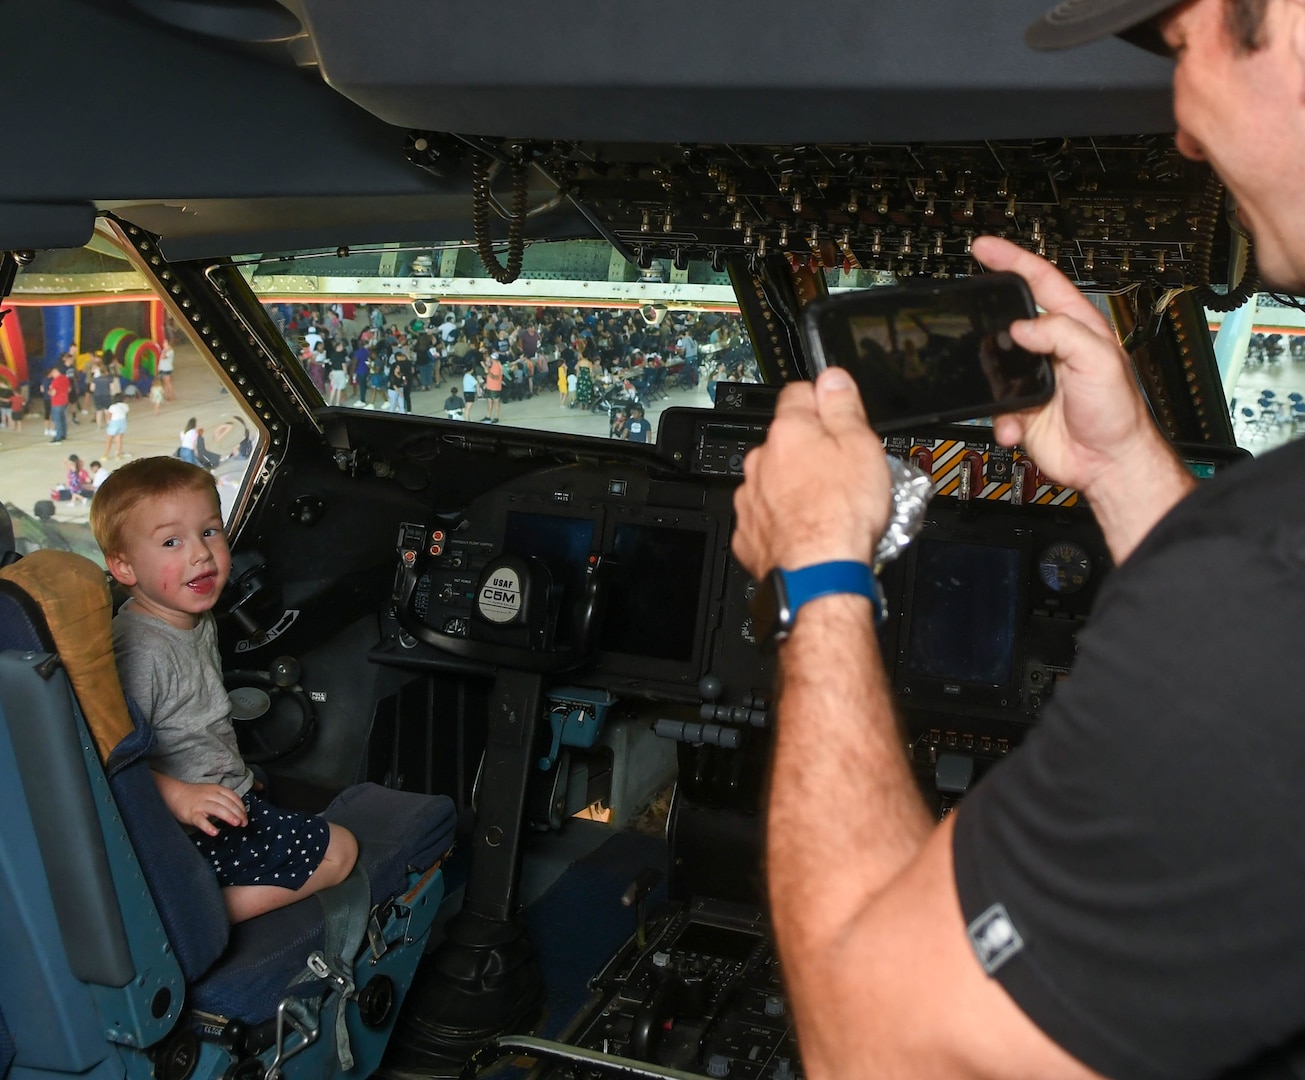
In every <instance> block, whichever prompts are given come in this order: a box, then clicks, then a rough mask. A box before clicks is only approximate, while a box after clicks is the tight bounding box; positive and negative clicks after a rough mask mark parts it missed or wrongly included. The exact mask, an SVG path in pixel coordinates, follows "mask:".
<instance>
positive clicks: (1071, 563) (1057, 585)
mask: <svg viewBox="0 0 1305 1080" xmlns="http://www.w3.org/2000/svg"><path fill="white" fill-rule="evenodd" d="M1038 571H1039V573H1041V575H1042V582H1043V584H1044V585H1046V586H1047V588H1048V589H1050V590H1051V591H1052V592H1055V593H1062V594H1066V595H1067V594H1069V593H1076V592H1078V591H1079V589H1081V588H1083V586H1084V585H1086V584H1087V583H1088V578H1090V577H1091V576H1092V557H1091V556H1090V555H1088V553H1087V552H1086V551H1084V550H1083V548H1082V547H1080V546H1079V545H1078V544H1075V543H1074V542H1073V541H1071V540H1058V541H1057V542H1056V543H1054V544H1050V545H1048V547H1047V548H1046V550H1044V551H1043V552H1042V555H1041V556H1040V557H1039V559H1038Z"/></svg>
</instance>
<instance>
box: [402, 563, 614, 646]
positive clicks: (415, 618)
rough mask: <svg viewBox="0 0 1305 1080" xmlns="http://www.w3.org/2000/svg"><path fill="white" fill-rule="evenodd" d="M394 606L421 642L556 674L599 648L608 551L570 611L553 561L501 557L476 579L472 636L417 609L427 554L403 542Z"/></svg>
mask: <svg viewBox="0 0 1305 1080" xmlns="http://www.w3.org/2000/svg"><path fill="white" fill-rule="evenodd" d="M399 565H400V569H399V574H398V578H397V580H396V582H395V595H394V601H395V603H394V608H395V617H396V618H397V619H398V622H399V625H400V626H401V627H402V628H403V629H404V630H406V631H407V632H408V633H409V634H411V635H412V636H413V637H415V638H416V639H417V640H418V641H421V642H424V643H425V644H427V645H429V646H431V647H432V648H435V649H439V650H441V651H442V652H446V653H450V654H452V655H453V656H459V657H462V658H464V659H467V660H476V661H480V662H482V663H489V664H493V665H495V666H496V667H508V668H516V669H517V670H519V671H533V672H555V671H567V670H569V669H571V668H575V667H579V666H580V665H581V664H582V663H584V662H585V660H587V659H588V658H589V656H590V655H591V653H592V652H593V646H594V634H595V631H596V630H597V627H598V624H599V622H600V620H601V618H602V609H603V601H604V597H605V591H606V590H605V588H604V579H605V576H606V575H605V567H604V562H603V557H602V556H601V555H598V554H594V555H591V556H590V557H589V563H588V566H587V567H586V570H585V577H584V584H583V587H582V588H581V589H580V590H579V595H578V597H577V599H576V600H575V601H574V602H573V603H572V604H570V605H569V606H570V608H571V610H569V611H568V610H562V609H561V607H560V605H559V604H558V602H557V600H556V599H555V598H556V596H557V590H555V589H554V588H553V576H552V574H551V573H550V572H549V569H548V566H547V565H546V564H545V563H544V562H543V561H542V560H541V559H537V558H521V557H518V556H514V555H499V556H496V557H495V558H492V559H490V560H489V562H488V563H486V565H485V568H484V569H483V570H482V571H481V574H480V577H479V579H478V580H477V582H476V592H475V600H474V602H473V604H472V616H471V620H470V622H469V624H468V625H467V626H466V634H465V636H464V635H460V634H452V633H448V632H446V631H443V630H436V629H435V628H434V627H432V626H429V625H427V623H426V622H425V621H424V620H423V619H422V618H421V617H420V616H419V615H418V614H417V612H416V610H415V608H414V596H415V594H416V592H417V586H418V582H419V581H420V580H421V576H422V573H423V571H424V569H425V561H424V558H423V555H422V553H421V552H419V551H418V550H416V549H415V548H413V547H405V546H403V542H402V539H401V540H400V548H399Z"/></svg>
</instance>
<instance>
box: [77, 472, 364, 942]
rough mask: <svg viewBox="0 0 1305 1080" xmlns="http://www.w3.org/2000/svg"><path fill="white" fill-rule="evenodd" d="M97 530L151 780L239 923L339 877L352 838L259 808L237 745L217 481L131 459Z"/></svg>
mask: <svg viewBox="0 0 1305 1080" xmlns="http://www.w3.org/2000/svg"><path fill="white" fill-rule="evenodd" d="M91 529H92V530H93V531H94V533H95V540H96V542H97V543H98V544H99V545H100V549H101V550H102V551H103V552H104V558H105V562H106V565H107V566H108V568H109V572H110V573H111V574H112V575H113V577H114V579H115V580H116V581H118V582H119V583H120V584H121V585H122V586H123V587H124V588H126V590H127V591H128V592H129V593H130V594H131V599H130V600H128V601H127V602H126V603H125V604H124V605H123V607H122V610H121V611H120V612H119V614H118V616H117V617H116V618H115V619H114V620H113V646H114V652H115V653H116V656H117V662H118V673H119V675H120V676H121V677H122V684H123V688H124V689H125V690H126V691H127V693H129V694H130V695H131V696H132V697H133V698H134V699H135V700H136V703H137V704H138V705H139V706H140V707H141V709H142V710H143V712H144V713H145V716H146V718H147V719H148V720H149V722H150V724H151V726H152V727H153V728H154V733H155V736H156V737H157V740H158V741H157V746H156V748H155V751H154V754H153V755H152V756H151V758H150V765H151V767H152V768H153V770H154V779H155V782H156V783H157V784H158V788H159V793H160V794H161V795H162V796H163V801H164V803H165V804H167V807H168V809H169V810H170V811H171V812H172V815H173V816H174V817H175V818H176V819H177V820H178V821H180V822H181V823H182V825H184V826H185V827H186V828H187V830H188V831H190V832H191V838H192V839H193V840H194V842H195V846H196V847H197V848H198V849H199V850H200V852H201V854H203V855H204V857H205V858H206V859H208V860H209V861H210V862H211V863H212V865H213V868H214V870H215V871H216V872H217V878H218V883H219V884H220V885H221V886H222V892H223V898H224V900H225V901H226V907H227V913H228V915H229V916H230V918H231V921H232V922H240V921H242V920H244V919H249V918H252V917H253V916H255V915H260V914H262V913H263V912H265V911H271V910H273V909H274V908H279V907H284V906H285V905H287V904H291V903H294V902H295V901H297V900H302V899H303V898H304V897H306V896H309V895H311V894H313V893H315V892H318V891H320V890H322V889H324V888H326V887H327V886H330V885H335V884H337V883H338V882H340V881H343V880H344V878H345V877H347V876H348V874H349V872H350V871H351V870H352V869H353V864H354V861H355V860H356V858H357V854H358V845H357V841H356V840H355V839H354V837H353V835H352V834H351V833H350V832H349V831H348V830H347V829H343V828H341V827H340V826H338V825H334V824H331V823H329V822H327V821H325V820H323V819H322V818H320V817H315V816H312V815H309V814H300V813H295V812H293V811H284V810H278V809H277V808H276V807H274V806H273V805H271V804H270V803H268V802H265V801H264V800H263V799H262V798H261V797H260V796H259V795H258V794H257V793H256V792H255V790H254V789H255V786H256V785H255V782H254V775H253V773H252V772H251V771H250V770H249V767H248V766H247V765H246V764H245V762H244V759H243V758H242V757H241V756H240V750H239V748H238V746H237V744H236V734H235V729H234V728H233V727H232V724H231V716H230V703H229V701H228V698H227V692H226V688H225V687H224V686H223V684H222V665H221V660H220V658H219V656H218V649H217V631H216V627H215V624H214V621H213V615H212V608H213V605H214V604H215V603H216V602H217V599H218V596H219V595H221V593H222V588H223V586H224V585H225V584H226V581H227V577H228V575H229V574H230V573H231V552H230V551H229V549H228V548H227V539H226V534H225V533H224V531H223V524H222V512H221V508H220V506H219V503H218V497H217V488H216V486H215V484H214V481H213V478H212V476H210V475H209V474H208V473H207V472H205V471H204V470H203V469H202V468H200V467H199V466H197V465H191V464H187V463H186V462H184V461H181V460H179V459H177V458H175V457H149V458H141V459H139V460H137V461H133V462H130V463H129V464H127V465H123V466H122V467H121V468H119V469H116V470H115V471H114V472H112V473H110V474H109V476H108V477H107V478H106V479H105V481H104V483H103V484H102V485H101V486H100V488H99V490H98V491H97V492H96V494H95V498H94V500H92V502H91Z"/></svg>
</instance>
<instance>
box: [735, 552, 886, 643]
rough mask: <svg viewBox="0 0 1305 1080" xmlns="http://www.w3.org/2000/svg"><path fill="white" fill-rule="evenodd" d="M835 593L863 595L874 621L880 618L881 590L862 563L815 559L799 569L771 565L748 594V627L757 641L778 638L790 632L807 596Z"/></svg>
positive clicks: (882, 612) (783, 637)
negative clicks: (750, 626)
mask: <svg viewBox="0 0 1305 1080" xmlns="http://www.w3.org/2000/svg"><path fill="white" fill-rule="evenodd" d="M835 593H855V594H856V595H857V596H864V597H866V598H867V599H868V600H869V601H870V604H871V607H873V609H874V618H875V622H876V623H881V622H883V620H884V594H883V590H882V589H881V588H880V587H879V579H878V578H876V577H875V575H874V571H872V570H871V569H870V567H869V566H867V565H866V564H865V563H862V562H854V561H850V560H849V561H838V562H823V563H816V564H815V565H814V566H804V567H802V568H801V569H800V570H785V569H783V568H782V567H778V566H777V567H775V569H774V570H772V571H771V572H770V573H769V574H767V575H766V576H765V578H763V579H762V580H761V581H760V582H759V583H758V585H757V592H756V595H755V596H754V597H753V598H752V629H753V633H754V635H755V636H756V640H757V641H771V642H775V643H778V642H781V641H783V640H784V639H785V638H787V637H788V636H789V634H791V633H792V632H793V624H794V622H795V621H796V619H797V613H798V610H799V609H800V608H801V607H802V605H803V604H805V603H806V602H807V601H808V600H815V599H816V598H817V597H819V596H831V595H833V594H835Z"/></svg>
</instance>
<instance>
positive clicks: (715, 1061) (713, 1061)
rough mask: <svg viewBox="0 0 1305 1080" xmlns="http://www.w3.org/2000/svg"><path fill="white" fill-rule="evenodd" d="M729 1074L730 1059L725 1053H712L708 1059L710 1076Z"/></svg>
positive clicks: (708, 1073)
mask: <svg viewBox="0 0 1305 1080" xmlns="http://www.w3.org/2000/svg"><path fill="white" fill-rule="evenodd" d="M729 1074H730V1059H729V1058H727V1057H726V1056H725V1055H724V1054H712V1055H711V1057H709V1058H708V1059H707V1075H708V1076H729Z"/></svg>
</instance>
